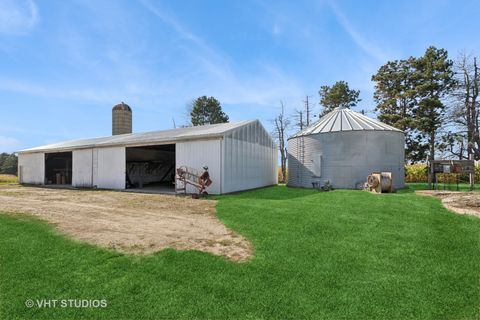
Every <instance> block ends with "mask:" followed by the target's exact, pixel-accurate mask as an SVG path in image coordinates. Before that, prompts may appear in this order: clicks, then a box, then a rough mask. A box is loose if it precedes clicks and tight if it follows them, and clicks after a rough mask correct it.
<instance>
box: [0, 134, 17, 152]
mask: <svg viewBox="0 0 480 320" xmlns="http://www.w3.org/2000/svg"><path fill="white" fill-rule="evenodd" d="M19 144H20V141H18V140H17V139H15V138H11V137H5V136H0V149H6V148H12V147H16V146H18V145H19Z"/></svg>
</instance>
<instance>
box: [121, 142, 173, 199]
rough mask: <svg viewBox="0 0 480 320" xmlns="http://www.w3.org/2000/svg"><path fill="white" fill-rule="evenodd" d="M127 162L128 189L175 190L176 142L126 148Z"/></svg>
mask: <svg viewBox="0 0 480 320" xmlns="http://www.w3.org/2000/svg"><path fill="white" fill-rule="evenodd" d="M126 162H127V163H126V169H127V174H126V187H127V189H131V190H132V191H134V190H137V191H143V192H153V193H174V192H175V184H174V183H175V144H164V145H155V146H143V147H129V148H126Z"/></svg>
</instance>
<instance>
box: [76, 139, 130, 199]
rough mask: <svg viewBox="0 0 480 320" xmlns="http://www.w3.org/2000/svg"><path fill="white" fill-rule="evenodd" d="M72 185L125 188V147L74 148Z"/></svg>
mask: <svg viewBox="0 0 480 320" xmlns="http://www.w3.org/2000/svg"><path fill="white" fill-rule="evenodd" d="M72 162H73V163H72V186H74V187H79V188H88V187H97V188H100V189H117V190H123V189H125V165H126V159H125V147H112V148H89V149H80V150H73V153H72Z"/></svg>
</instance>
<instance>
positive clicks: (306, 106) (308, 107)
mask: <svg viewBox="0 0 480 320" xmlns="http://www.w3.org/2000/svg"><path fill="white" fill-rule="evenodd" d="M309 98H310V97H309V96H305V100H303V110H302V109H300V110H299V109H296V110H295V112H294V114H293V116H292V119H293V121H294V123H293V126H294V127H295V128H296V129H298V130H299V131H301V130H303V129H305V128H306V127H308V126H309V125H310V124H312V122H313V121H312V118H313V117H315V115H314V112H313V106H312V104H311V103H310V100H309Z"/></svg>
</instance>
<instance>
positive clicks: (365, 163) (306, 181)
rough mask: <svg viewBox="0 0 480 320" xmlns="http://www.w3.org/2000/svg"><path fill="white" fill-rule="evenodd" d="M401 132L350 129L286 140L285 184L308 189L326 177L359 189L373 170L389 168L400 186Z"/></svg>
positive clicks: (346, 186)
mask: <svg viewBox="0 0 480 320" xmlns="http://www.w3.org/2000/svg"><path fill="white" fill-rule="evenodd" d="M404 143H405V138H404V135H403V133H401V132H396V131H390V132H385V131H351V132H335V133H326V134H323V133H321V134H314V135H308V136H302V137H298V138H292V139H290V140H289V141H288V162H289V164H288V170H289V177H288V185H289V186H293V187H305V188H311V187H312V182H320V183H323V181H325V180H329V181H330V182H331V183H332V185H333V186H334V187H336V188H348V189H353V188H358V187H359V186H360V185H361V184H362V183H364V182H365V181H366V179H367V176H368V175H369V174H370V173H372V172H374V171H391V172H392V174H393V181H394V187H395V188H397V189H398V188H403V187H404V184H405V173H404V170H405V168H404V152H405V150H404Z"/></svg>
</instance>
